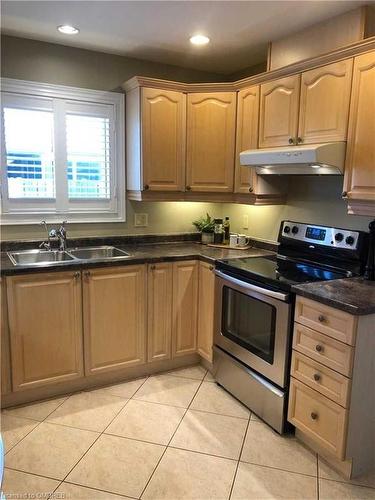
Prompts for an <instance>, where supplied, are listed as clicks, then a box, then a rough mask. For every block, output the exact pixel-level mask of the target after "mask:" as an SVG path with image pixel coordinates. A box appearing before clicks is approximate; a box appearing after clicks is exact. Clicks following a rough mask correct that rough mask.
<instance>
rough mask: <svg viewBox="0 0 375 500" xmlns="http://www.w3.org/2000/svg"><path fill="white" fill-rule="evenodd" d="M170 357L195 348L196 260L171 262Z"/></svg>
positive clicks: (182, 354)
mask: <svg viewBox="0 0 375 500" xmlns="http://www.w3.org/2000/svg"><path fill="white" fill-rule="evenodd" d="M172 307H173V309H172V315H173V316H172V332H173V335H172V357H176V356H184V355H185V354H192V353H194V352H196V350H197V312H198V261H196V260H185V261H180V262H174V263H173V300H172Z"/></svg>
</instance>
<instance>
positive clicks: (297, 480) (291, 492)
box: [231, 450, 318, 500]
mask: <svg viewBox="0 0 375 500" xmlns="http://www.w3.org/2000/svg"><path fill="white" fill-rule="evenodd" d="M269 452H270V450H269ZM316 490H317V488H316V479H315V478H314V477H309V476H303V475H301V474H294V473H292V472H285V471H282V470H277V469H270V468H268V467H260V466H258V465H252V464H245V463H240V464H239V466H238V471H237V475H236V480H235V482H234V486H233V492H232V496H231V500H245V499H246V500H262V499H264V500H272V499H275V500H278V499H285V500H310V499H311V500H317V498H318V497H317V491H316Z"/></svg>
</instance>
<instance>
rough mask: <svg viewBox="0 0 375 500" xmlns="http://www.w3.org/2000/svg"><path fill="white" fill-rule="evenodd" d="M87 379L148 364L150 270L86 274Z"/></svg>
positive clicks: (127, 268)
mask: <svg viewBox="0 0 375 500" xmlns="http://www.w3.org/2000/svg"><path fill="white" fill-rule="evenodd" d="M82 278H83V319H84V321H83V323H84V338H85V372H86V375H91V374H96V373H101V372H107V371H111V370H118V369H120V368H126V367H129V366H134V365H140V364H143V363H145V361H146V266H145V265H136V266H123V267H108V268H102V269H93V270H86V271H83V277H82Z"/></svg>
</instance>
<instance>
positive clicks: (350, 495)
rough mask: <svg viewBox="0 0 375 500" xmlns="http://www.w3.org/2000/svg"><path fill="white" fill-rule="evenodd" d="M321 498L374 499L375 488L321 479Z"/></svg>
mask: <svg viewBox="0 0 375 500" xmlns="http://www.w3.org/2000/svg"><path fill="white" fill-rule="evenodd" d="M319 499H320V500H374V499H375V489H373V488H365V487H363V486H354V485H353V484H348V483H339V482H337V481H328V480H326V479H320V480H319Z"/></svg>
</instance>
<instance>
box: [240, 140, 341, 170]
mask: <svg viewBox="0 0 375 500" xmlns="http://www.w3.org/2000/svg"><path fill="white" fill-rule="evenodd" d="M345 149H346V143H345V142H331V143H326V144H310V145H307V146H291V147H280V148H268V149H249V150H248V151H242V153H240V163H241V165H245V166H247V167H253V168H255V169H256V172H257V174H261V175H270V174H271V175H272V174H273V175H342V174H343V172H344V161H345Z"/></svg>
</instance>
